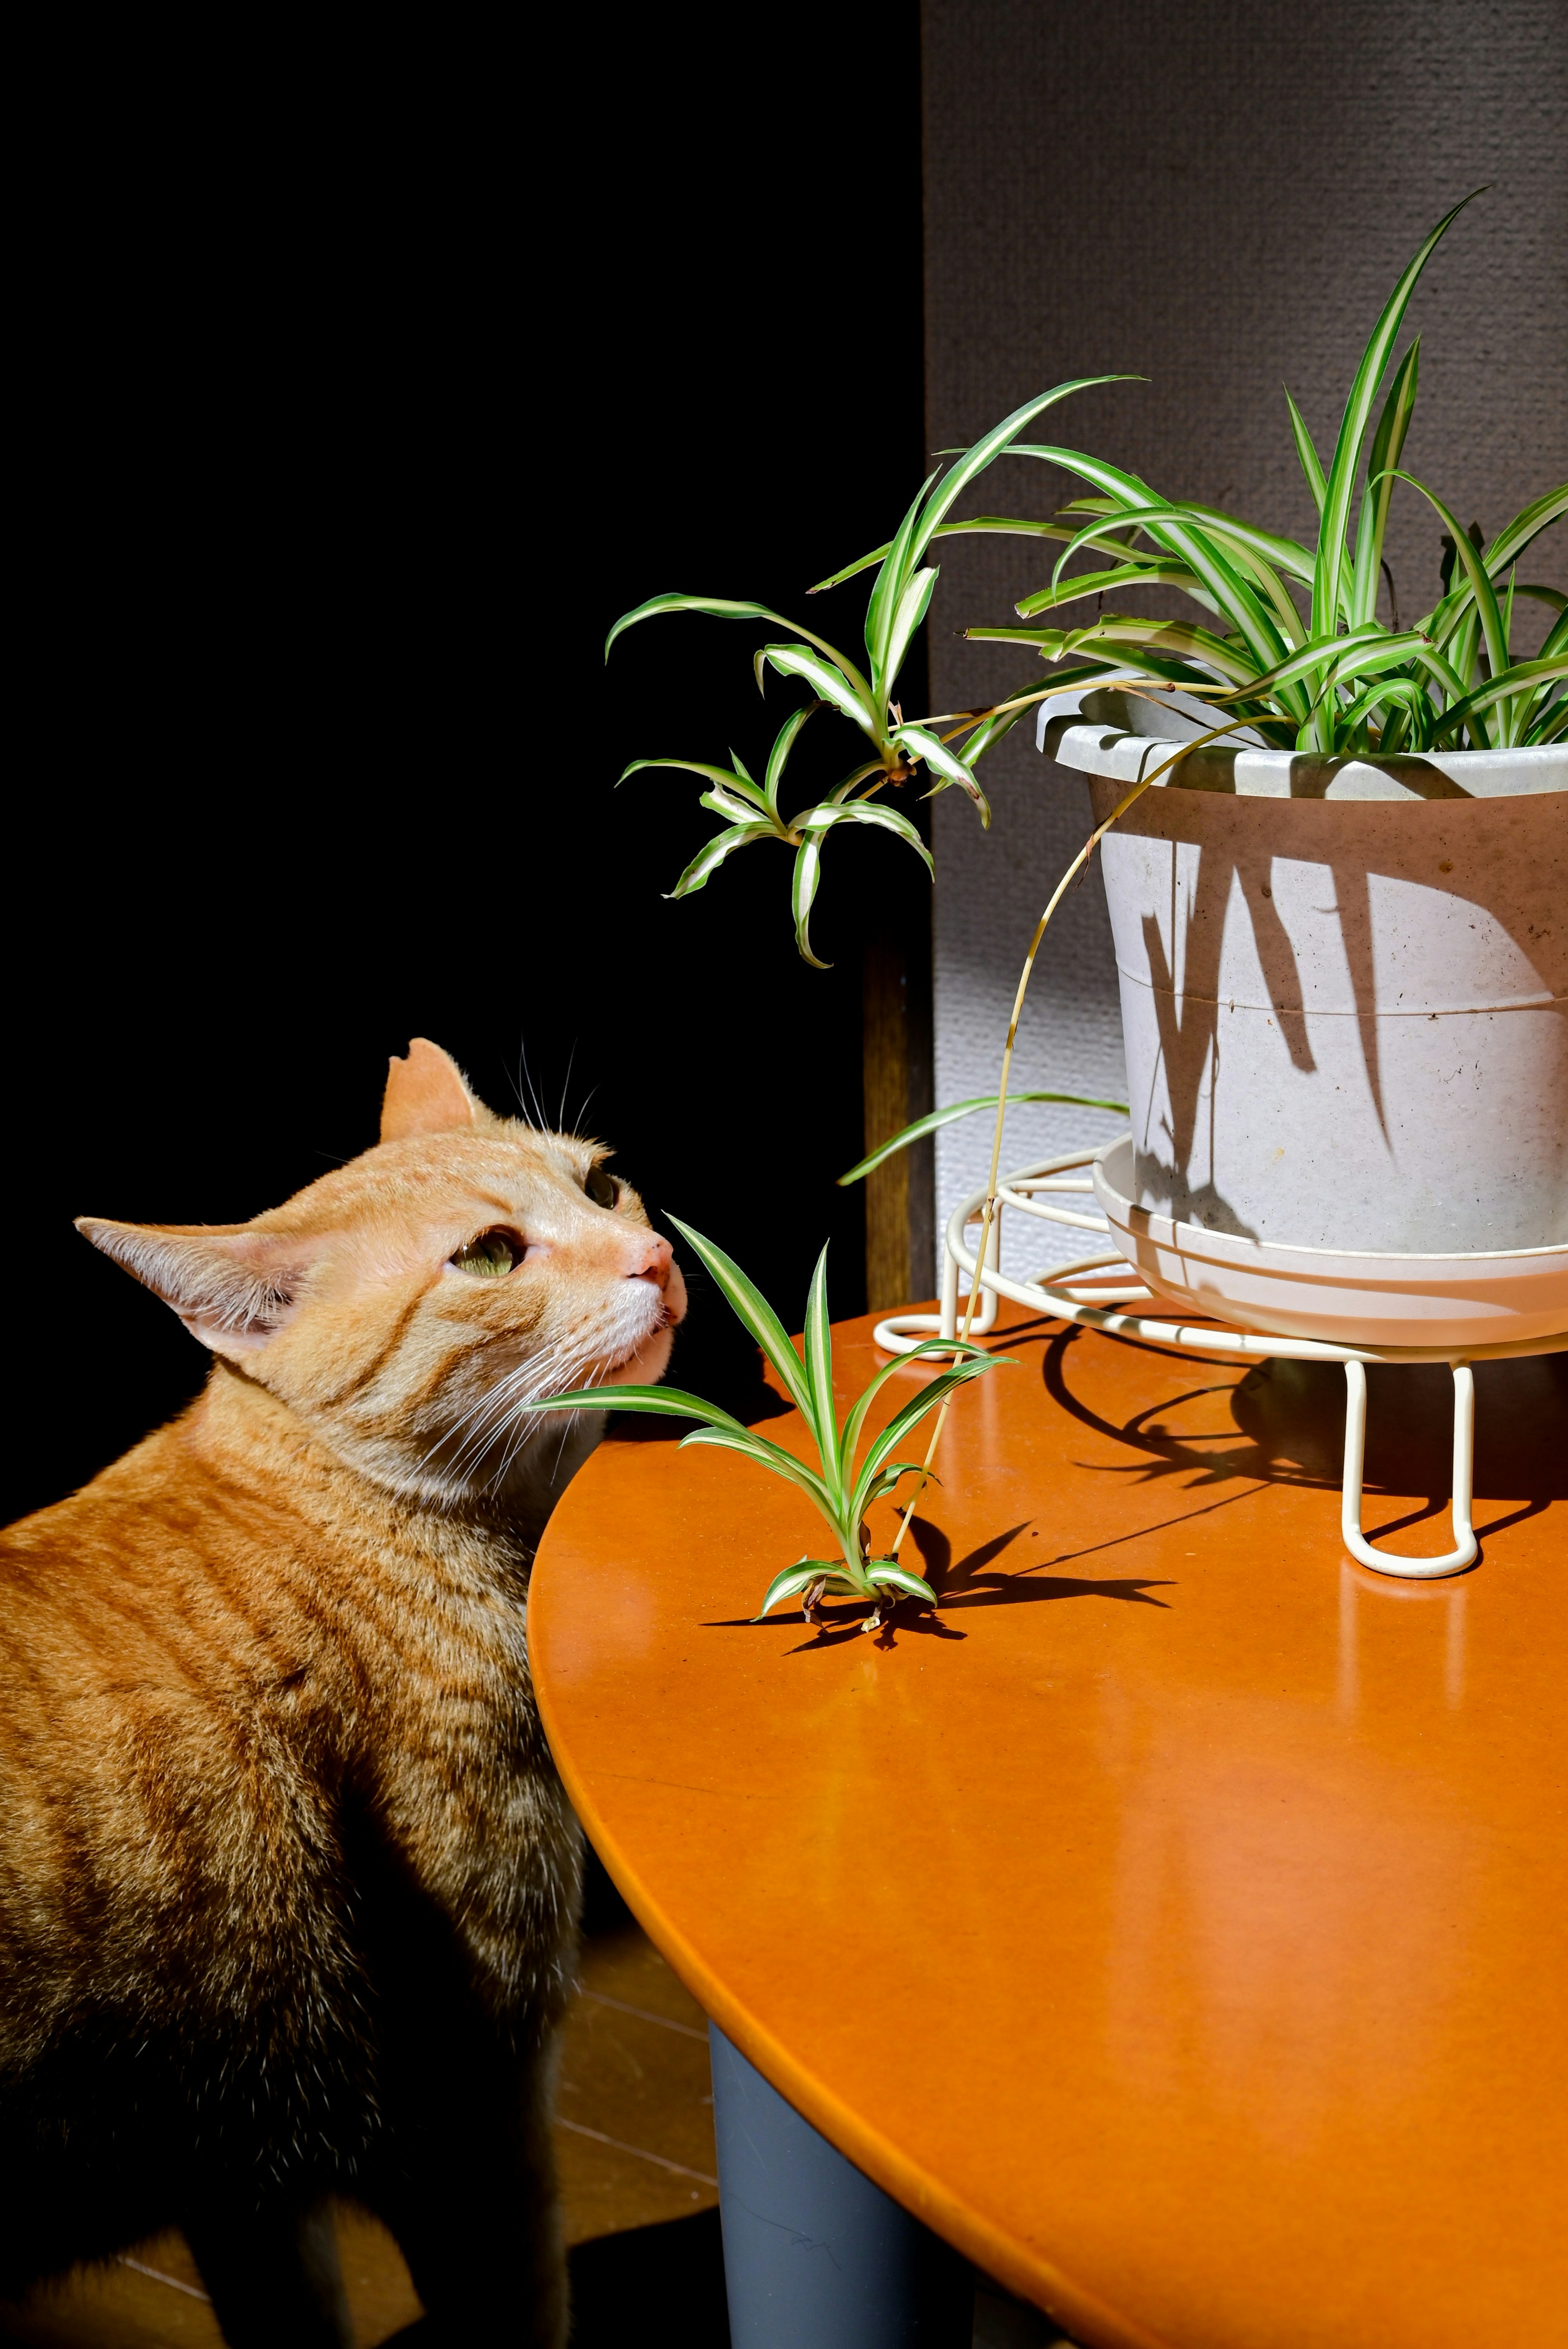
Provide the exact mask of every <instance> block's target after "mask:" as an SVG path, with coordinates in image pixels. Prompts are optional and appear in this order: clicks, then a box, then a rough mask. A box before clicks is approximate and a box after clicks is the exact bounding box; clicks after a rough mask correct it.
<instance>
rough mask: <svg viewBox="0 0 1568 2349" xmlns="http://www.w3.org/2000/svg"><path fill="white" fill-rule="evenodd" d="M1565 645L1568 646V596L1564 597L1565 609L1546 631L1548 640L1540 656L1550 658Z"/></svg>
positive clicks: (1544, 658)
mask: <svg viewBox="0 0 1568 2349" xmlns="http://www.w3.org/2000/svg"><path fill="white" fill-rule="evenodd" d="M1564 647H1568V598H1565V599H1564V607H1563V610H1562V611H1561V612H1560V613H1559V614H1558V616H1557V617H1556V619H1555V620H1553V623H1552V626H1551V627H1550V628H1548V630H1547V631H1546V641H1545V643H1544V644H1543V645H1542V647H1541V651H1540V654H1539V656H1538V657H1539V658H1540V659H1542V660H1550V659H1551V658H1552V656H1553V653H1560V652H1562V651H1563V649H1564Z"/></svg>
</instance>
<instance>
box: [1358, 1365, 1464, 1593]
mask: <svg viewBox="0 0 1568 2349" xmlns="http://www.w3.org/2000/svg"><path fill="white" fill-rule="evenodd" d="M1452 1368H1453V1374H1454V1471H1453V1495H1454V1499H1453V1524H1454V1547H1453V1548H1452V1549H1451V1550H1449V1553H1448V1555H1447V1557H1397V1556H1396V1555H1395V1554H1394V1553H1393V1552H1392V1551H1391V1550H1386V1549H1374V1548H1373V1547H1372V1545H1371V1543H1370V1542H1369V1541H1368V1540H1367V1538H1366V1536H1365V1535H1364V1534H1363V1533H1362V1531H1361V1470H1362V1463H1363V1460H1364V1459H1365V1457H1366V1452H1367V1372H1366V1370H1365V1369H1364V1368H1363V1366H1362V1364H1361V1363H1359V1362H1355V1361H1351V1362H1346V1365H1345V1494H1344V1499H1343V1502H1342V1504H1341V1507H1340V1513H1339V1525H1340V1531H1341V1533H1342V1534H1343V1535H1344V1537H1345V1547H1346V1549H1347V1550H1348V1551H1349V1552H1350V1555H1351V1557H1354V1558H1358V1559H1359V1560H1360V1562H1361V1564H1362V1565H1363V1566H1369V1567H1370V1568H1372V1570H1373V1572H1374V1573H1375V1574H1397V1575H1401V1576H1404V1577H1405V1578H1407V1579H1408V1580H1411V1581H1418V1582H1428V1581H1430V1580H1432V1579H1433V1578H1435V1577H1436V1576H1439V1575H1443V1574H1458V1573H1460V1571H1461V1570H1462V1569H1463V1568H1465V1567H1467V1566H1472V1565H1473V1564H1474V1563H1475V1558H1476V1554H1477V1551H1478V1549H1479V1547H1480V1544H1479V1543H1478V1542H1477V1540H1476V1537H1475V1530H1474V1527H1473V1526H1471V1524H1470V1494H1471V1488H1472V1485H1473V1483H1474V1477H1475V1372H1474V1371H1472V1370H1471V1369H1470V1364H1469V1363H1468V1362H1455V1363H1454V1364H1453V1366H1452Z"/></svg>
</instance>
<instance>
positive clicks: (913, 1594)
mask: <svg viewBox="0 0 1568 2349" xmlns="http://www.w3.org/2000/svg"><path fill="white" fill-rule="evenodd" d="M670 1221H671V1222H672V1223H673V1224H674V1225H675V1227H676V1231H677V1232H679V1233H680V1234H681V1235H682V1237H683V1238H685V1239H686V1240H687V1241H689V1242H690V1244H691V1246H692V1247H694V1248H695V1249H696V1253H697V1255H698V1257H700V1258H701V1260H702V1262H703V1264H704V1265H705V1266H706V1267H707V1270H708V1271H709V1273H710V1274H711V1275H712V1276H713V1278H714V1280H715V1281H716V1282H717V1286H718V1288H719V1289H720V1290H721V1291H722V1293H723V1295H724V1296H725V1298H726V1299H727V1300H728V1302H729V1304H730V1305H731V1306H732V1307H733V1308H734V1309H735V1312H736V1313H737V1315H738V1317H739V1319H740V1320H741V1321H742V1323H743V1324H744V1325H745V1327H746V1329H747V1330H748V1332H749V1334H750V1336H751V1337H752V1338H753V1339H754V1340H756V1342H757V1344H758V1346H760V1348H761V1349H762V1351H763V1353H764V1354H765V1355H766V1357H767V1359H768V1361H769V1362H771V1363H772V1365H773V1368H774V1370H775V1371H777V1372H778V1374H779V1378H780V1380H781V1381H783V1385H784V1390H785V1392H786V1393H787V1394H788V1395H789V1400H790V1402H792V1403H793V1404H794V1406H795V1408H796V1410H797V1411H798V1412H799V1414H800V1417H801V1420H802V1421H803V1422H804V1423H805V1426H806V1429H807V1432H808V1433H809V1434H810V1438H811V1442H812V1444H813V1445H814V1447H815V1450H816V1454H817V1462H818V1464H817V1466H816V1467H815V1468H810V1467H808V1466H807V1464H806V1463H805V1462H804V1461H803V1460H797V1459H796V1457H795V1455H794V1454H793V1453H792V1452H787V1451H786V1450H785V1449H784V1447H783V1445H782V1444H774V1443H771V1442H770V1441H769V1438H768V1437H767V1436H765V1435H758V1433H756V1431H755V1429H753V1428H749V1427H745V1426H743V1425H742V1424H741V1423H740V1421H739V1420H738V1419H735V1418H732V1417H731V1415H730V1413H728V1412H727V1411H721V1410H720V1409H719V1407H718V1405H717V1403H711V1402H704V1401H703V1400H702V1398H701V1396H700V1395H694V1394H683V1393H682V1392H681V1391H680V1389H679V1388H678V1387H632V1386H627V1387H621V1386H616V1387H584V1388H580V1389H578V1390H577V1391H576V1392H574V1393H571V1394H558V1395H545V1396H543V1397H542V1400H541V1401H540V1402H537V1403H535V1404H534V1405H532V1408H533V1409H534V1410H536V1411H603V1410H606V1409H609V1410H613V1411H645V1412H655V1413H662V1414H663V1415H664V1416H665V1418H668V1419H696V1420H700V1421H701V1422H702V1423H703V1424H702V1425H701V1426H700V1427H697V1428H696V1429H694V1431H693V1432H692V1433H691V1434H690V1435H687V1436H685V1437H683V1438H682V1446H683V1449H684V1447H685V1445H686V1444H717V1445H718V1447H719V1448H720V1449H721V1450H722V1451H726V1452H738V1453H739V1454H741V1456H742V1458H743V1459H747V1460H752V1461H755V1462H756V1464H757V1465H758V1467H759V1468H767V1469H769V1470H771V1471H772V1473H773V1474H774V1475H776V1476H782V1477H784V1478H785V1479H786V1480H787V1481H788V1482H789V1484H791V1485H796V1486H797V1487H798V1488H799V1491H801V1492H802V1493H804V1494H806V1495H807V1496H808V1498H809V1499H810V1501H811V1503H812V1505H813V1506H814V1507H815V1508H816V1509H817V1510H818V1511H819V1513H820V1515H821V1516H822V1517H823V1518H824V1519H825V1520H826V1521H827V1523H828V1525H829V1526H830V1527H831V1529H832V1536H833V1540H834V1543H835V1544H836V1554H835V1555H834V1556H832V1557H800V1558H798V1559H797V1560H796V1562H795V1564H794V1565H793V1566H788V1567H786V1568H784V1570H783V1571H782V1573H779V1574H776V1575H775V1576H774V1578H773V1579H772V1581H771V1582H770V1583H769V1586H768V1588H767V1591H766V1592H765V1594H764V1596H763V1600H762V1607H761V1610H760V1612H759V1613H758V1615H757V1617H756V1618H755V1620H756V1621H758V1622H760V1621H761V1619H762V1617H763V1616H764V1615H766V1614H767V1613H768V1611H769V1609H770V1608H773V1607H777V1606H778V1605H779V1603H780V1601H781V1600H783V1599H796V1598H799V1599H800V1601H801V1608H802V1611H803V1613H804V1614H805V1617H806V1619H807V1621H808V1622H810V1621H812V1620H814V1619H815V1616H816V1610H817V1608H818V1605H819V1604H820V1600H821V1599H822V1597H823V1596H824V1594H825V1593H827V1592H841V1593H845V1594H847V1595H848V1596H850V1597H851V1598H854V1599H870V1600H871V1601H872V1612H871V1614H870V1615H869V1616H868V1617H867V1618H866V1619H865V1621H864V1622H863V1623H862V1624H861V1630H864V1631H873V1630H876V1628H877V1626H878V1624H879V1623H880V1622H881V1621H882V1615H883V1610H884V1609H887V1608H888V1607H890V1606H892V1605H893V1604H895V1603H896V1602H897V1600H898V1599H903V1598H909V1599H925V1600H926V1601H927V1602H928V1604H930V1605H932V1606H934V1605H935V1603H936V1593H935V1592H934V1590H933V1588H932V1587H931V1585H930V1583H929V1582H926V1581H923V1579H922V1578H921V1577H920V1576H919V1575H918V1574H911V1573H909V1572H908V1570H907V1569H906V1568H903V1567H901V1566H900V1565H899V1564H898V1562H897V1559H896V1558H895V1557H874V1556H873V1555H872V1543H871V1536H870V1534H869V1532H868V1531H867V1528H866V1522H865V1520H866V1512H867V1511H868V1509H870V1508H871V1506H872V1504H873V1503H874V1502H876V1501H880V1500H882V1498H884V1496H885V1495H888V1494H890V1493H891V1492H892V1490H893V1489H894V1487H895V1486H896V1485H897V1484H898V1483H899V1481H900V1479H901V1478H902V1477H904V1476H907V1475H922V1474H923V1475H929V1469H928V1468H926V1467H923V1464H922V1463H921V1462H919V1461H915V1460H898V1459H895V1458H894V1456H893V1455H894V1454H895V1453H896V1452H897V1450H898V1447H899V1445H900V1444H902V1443H903V1440H904V1438H905V1436H907V1435H908V1434H909V1433H910V1432H911V1431H912V1429H913V1428H915V1427H917V1426H918V1425H919V1424H920V1422H921V1421H922V1420H923V1419H924V1418H925V1416H926V1415H927V1413H930V1412H933V1411H935V1410H937V1409H938V1408H939V1407H940V1406H941V1405H942V1404H944V1402H946V1400H947V1398H948V1396H949V1395H950V1394H952V1393H953V1392H954V1389H955V1388H957V1387H960V1386H962V1385H964V1384H965V1381H967V1380H970V1379H975V1378H979V1377H981V1376H983V1375H984V1373H985V1371H993V1370H995V1368H996V1367H997V1365H998V1363H999V1362H1001V1361H1005V1360H1006V1359H1007V1358H1006V1356H1002V1355H997V1354H987V1353H985V1352H984V1351H983V1350H981V1348H980V1347H978V1346H969V1345H962V1344H955V1343H954V1340H952V1339H946V1340H937V1339H931V1340H927V1342H926V1343H925V1344H924V1345H922V1346H918V1347H916V1348H915V1349H914V1352H913V1354H904V1355H901V1356H899V1357H897V1358H896V1359H895V1360H894V1361H891V1362H889V1363H887V1364H886V1366H885V1367H884V1368H883V1369H882V1370H881V1371H878V1372H877V1375H876V1377H875V1378H874V1379H872V1381H871V1384H870V1385H869V1386H868V1387H867V1388H865V1390H864V1391H863V1392H862V1393H861V1395H860V1396H859V1397H858V1399H857V1400H856V1402H854V1404H853V1405H852V1406H851V1410H850V1411H849V1412H848V1413H847V1414H846V1416H845V1418H844V1419H843V1421H842V1423H841V1422H840V1420H839V1417H838V1413H837V1407H836V1405H835V1402H834V1399H833V1340H832V1332H831V1330H830V1326H829V1321H828V1251H827V1249H826V1248H824V1249H823V1250H822V1253H821V1255H820V1257H818V1258H817V1268H816V1270H815V1272H814V1273H813V1274H812V1276H811V1288H810V1296H809V1297H808V1299H807V1302H806V1336H805V1347H804V1356H803V1358H802V1355H800V1354H798V1353H797V1352H796V1350H795V1348H794V1345H793V1343H792V1342H791V1340H790V1338H789V1332H788V1331H787V1330H785V1327H784V1325H783V1323H782V1322H781V1321H780V1320H779V1317H778V1315H777V1314H776V1313H775V1312H774V1310H773V1309H772V1307H771V1306H770V1305H769V1302H768V1299H766V1298H765V1297H764V1296H763V1295H762V1292H761V1291H760V1289H758V1288H757V1287H756V1286H755V1285H754V1284H753V1283H752V1282H751V1281H750V1280H748V1278H747V1277H746V1275H745V1273H744V1272H742V1270H741V1269H740V1267H739V1266H738V1264H737V1263H736V1262H735V1261H734V1260H733V1258H732V1257H727V1256H726V1254H725V1252H724V1250H723V1249H722V1248H721V1247H715V1245H714V1243H713V1241H712V1240H710V1239H705V1238H704V1237H703V1235H702V1234H701V1233H700V1232H694V1231H693V1230H692V1229H691V1227H690V1226H689V1225H686V1224H683V1223H681V1222H679V1221H678V1220H677V1218H676V1217H675V1216H671V1217H670ZM932 1353H942V1354H944V1355H947V1356H949V1357H951V1356H954V1355H958V1356H961V1357H962V1359H961V1360H959V1361H957V1362H956V1363H955V1364H954V1368H953V1369H952V1370H949V1371H944V1372H943V1374H942V1375H941V1376H940V1377H939V1378H936V1379H934V1380H933V1381H932V1382H931V1384H930V1385H929V1386H928V1387H926V1388H924V1389H923V1391H922V1392H921V1393H919V1394H918V1395H916V1396H915V1397H914V1399H913V1402H907V1403H905V1404H904V1406H903V1410H902V1411H898V1412H895V1413H894V1414H893V1416H892V1419H891V1420H889V1422H888V1423H887V1425H886V1426H885V1427H884V1428H883V1429H882V1433H881V1434H880V1435H877V1436H874V1437H873V1438H872V1442H871V1444H869V1445H868V1447H867V1449H866V1453H865V1456H864V1458H863V1459H862V1460H861V1462H860V1464H859V1467H858V1468H857V1466H856V1459H855V1455H856V1454H857V1452H858V1451H859V1449H860V1444H861V1436H862V1434H863V1433H864V1432H865V1423H866V1413H868V1412H869V1410H870V1409H871V1406H872V1402H874V1401H875V1399H876V1397H877V1395H878V1393H879V1392H881V1390H882V1387H883V1386H885V1384H886V1383H887V1381H888V1380H889V1379H890V1378H892V1375H893V1373H894V1371H898V1370H901V1369H902V1368H903V1365H904V1364H905V1363H906V1362H909V1361H913V1359H914V1356H915V1355H917V1354H932Z"/></svg>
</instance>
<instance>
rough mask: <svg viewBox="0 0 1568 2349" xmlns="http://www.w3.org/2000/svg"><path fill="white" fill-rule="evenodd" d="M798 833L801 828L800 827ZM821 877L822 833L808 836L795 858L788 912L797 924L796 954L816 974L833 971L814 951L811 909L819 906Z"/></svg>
mask: <svg viewBox="0 0 1568 2349" xmlns="http://www.w3.org/2000/svg"><path fill="white" fill-rule="evenodd" d="M797 829H799V827H797ZM821 877H822V835H821V833H820V831H814V832H808V833H806V834H805V835H804V837H803V838H802V840H801V842H800V845H799V849H798V850H797V852H796V855H795V870H794V873H793V874H792V875H791V877H790V882H789V911H790V913H791V914H792V916H794V921H795V951H796V953H797V954H798V955H799V957H800V959H801V961H802V962H809V963H810V966H811V968H812V969H813V970H831V968H832V965H831V963H827V962H824V961H823V960H822V958H821V957H820V955H818V954H815V953H813V951H812V948H811V908H812V906H813V905H815V904H816V902H817V885H818V883H819V882H820V879H821Z"/></svg>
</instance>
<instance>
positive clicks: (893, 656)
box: [873, 568, 937, 707]
mask: <svg viewBox="0 0 1568 2349" xmlns="http://www.w3.org/2000/svg"><path fill="white" fill-rule="evenodd" d="M936 580H937V573H936V571H935V569H934V568H933V569H930V570H926V571H917V572H915V574H914V575H913V578H911V579H910V580H909V581H908V582H907V584H906V585H905V587H904V591H903V595H901V596H900V598H899V603H898V609H897V610H896V611H895V612H894V614H893V616H892V628H891V630H890V632H889V635H888V639H887V642H886V644H885V645H884V646H883V647H882V660H881V664H880V666H879V667H878V668H877V669H876V670H875V671H874V672H873V683H876V682H877V680H880V684H879V685H878V690H879V692H880V694H881V695H882V698H884V699H891V698H892V690H893V688H894V686H895V685H896V684H897V683H898V673H899V671H900V669H901V668H902V667H903V664H904V658H905V656H906V655H907V653H908V651H909V647H910V640H911V638H912V637H913V635H914V632H915V630H916V629H917V628H918V627H919V626H920V625H921V623H922V621H923V619H924V617H925V616H926V613H927V612H928V611H929V609H930V608H931V595H932V590H933V589H934V586H935V585H936ZM879 707H880V704H879Z"/></svg>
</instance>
